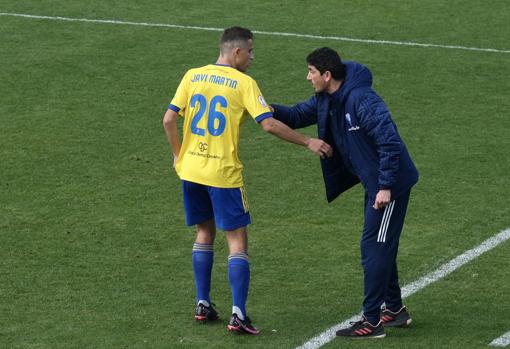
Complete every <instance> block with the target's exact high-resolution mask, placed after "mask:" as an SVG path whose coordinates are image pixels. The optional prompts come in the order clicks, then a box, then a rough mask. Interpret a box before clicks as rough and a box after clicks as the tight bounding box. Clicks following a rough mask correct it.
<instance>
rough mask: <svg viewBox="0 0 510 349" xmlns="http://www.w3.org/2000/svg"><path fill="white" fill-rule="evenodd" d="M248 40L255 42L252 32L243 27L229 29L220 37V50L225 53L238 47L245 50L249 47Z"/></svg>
mask: <svg viewBox="0 0 510 349" xmlns="http://www.w3.org/2000/svg"><path fill="white" fill-rule="evenodd" d="M248 40H253V33H252V32H251V30H249V29H247V28H242V27H230V28H227V29H225V30H224V31H223V34H221V37H220V50H221V51H222V52H225V51H229V50H232V49H234V48H236V47H241V48H244V47H246V46H248Z"/></svg>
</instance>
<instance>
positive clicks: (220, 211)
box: [182, 180, 251, 230]
mask: <svg viewBox="0 0 510 349" xmlns="http://www.w3.org/2000/svg"><path fill="white" fill-rule="evenodd" d="M182 194H183V197H184V210H185V211H186V224H187V225H190V226H191V225H195V224H199V223H203V222H205V221H207V220H209V219H212V218H214V220H215V223H216V226H217V227H218V228H220V229H223V230H235V229H237V228H241V227H245V226H247V225H248V224H250V223H251V219H250V213H249V212H248V209H249V207H248V199H247V197H246V193H245V191H244V187H241V188H216V187H211V186H208V185H203V184H198V183H194V182H188V181H184V180H183V181H182Z"/></svg>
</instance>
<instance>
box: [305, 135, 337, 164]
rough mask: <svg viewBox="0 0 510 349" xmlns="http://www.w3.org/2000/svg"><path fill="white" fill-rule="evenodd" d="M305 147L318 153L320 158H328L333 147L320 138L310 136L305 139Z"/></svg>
mask: <svg viewBox="0 0 510 349" xmlns="http://www.w3.org/2000/svg"><path fill="white" fill-rule="evenodd" d="M306 147H307V148H308V149H310V151H312V152H314V153H315V154H317V155H319V156H320V157H321V158H322V159H324V158H329V157H331V156H332V155H333V148H331V146H330V145H329V144H328V143H326V142H324V141H323V140H322V139H317V138H310V139H308V141H307V144H306Z"/></svg>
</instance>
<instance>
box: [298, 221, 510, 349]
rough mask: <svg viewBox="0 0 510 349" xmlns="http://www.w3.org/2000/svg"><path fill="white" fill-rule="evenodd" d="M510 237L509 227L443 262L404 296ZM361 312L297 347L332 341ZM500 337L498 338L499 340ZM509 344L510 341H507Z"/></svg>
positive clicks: (314, 346) (303, 348) (307, 348)
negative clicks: (337, 332)
mask: <svg viewBox="0 0 510 349" xmlns="http://www.w3.org/2000/svg"><path fill="white" fill-rule="evenodd" d="M508 239H510V228H507V229H505V230H503V231H502V232H500V233H498V234H496V235H494V236H493V237H491V238H489V239H487V240H485V241H484V242H482V243H481V244H480V245H478V246H476V247H475V248H473V249H471V250H469V251H466V252H464V253H463V254H461V255H459V256H457V257H455V258H454V259H452V260H451V261H449V262H448V263H446V264H443V265H442V266H440V267H439V268H438V269H436V270H434V271H433V272H431V273H429V274H427V275H425V276H423V277H421V278H420V279H418V280H416V281H415V282H412V283H410V284H408V285H406V286H404V287H403V288H402V298H406V297H409V296H410V295H412V294H414V293H416V292H418V291H420V290H421V289H423V288H425V287H427V286H428V285H430V284H431V283H434V282H436V281H438V280H440V279H442V278H444V277H445V276H446V275H448V274H450V273H452V272H453V271H455V270H456V269H458V268H460V267H462V266H463V265H464V264H466V263H468V262H470V261H472V260H473V259H475V258H477V257H479V256H480V255H481V254H483V253H485V252H487V251H490V250H492V249H493V248H494V247H496V246H498V245H499V244H501V243H503V242H505V241H507V240H508ZM360 316H361V314H357V315H354V316H352V317H351V318H350V319H347V320H345V321H343V322H342V323H340V324H337V325H335V326H333V327H330V328H328V329H327V330H326V331H324V332H322V333H321V334H319V335H318V336H316V337H313V338H312V339H310V340H308V341H307V342H306V343H304V344H303V345H301V346H300V347H298V348H297V349H317V348H320V347H321V346H323V345H325V344H327V343H329V342H331V341H332V340H333V339H334V338H335V337H336V333H335V332H336V331H338V330H339V329H341V328H344V327H347V326H349V322H351V321H355V320H359V318H360ZM501 338H503V340H507V341H510V332H509V333H506V334H505V335H504V336H503V337H501ZM499 339H500V338H498V339H497V340H499ZM506 343H507V344H506V345H508V342H506Z"/></svg>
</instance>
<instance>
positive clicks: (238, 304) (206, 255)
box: [192, 243, 250, 320]
mask: <svg viewBox="0 0 510 349" xmlns="http://www.w3.org/2000/svg"><path fill="white" fill-rule="evenodd" d="M213 259H214V252H213V245H206V244H199V243H195V244H193V252H192V262H193V272H194V274H195V288H196V301H197V304H198V303H199V302H201V303H203V304H204V305H206V306H209V305H210V304H211V296H210V293H211V271H212V266H213ZM228 280H229V282H230V288H231V290H232V314H237V316H238V317H239V319H241V320H244V319H245V318H246V299H247V298H248V289H249V287H250V263H249V260H248V255H247V254H246V253H244V252H240V253H235V254H233V255H230V256H228Z"/></svg>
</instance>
